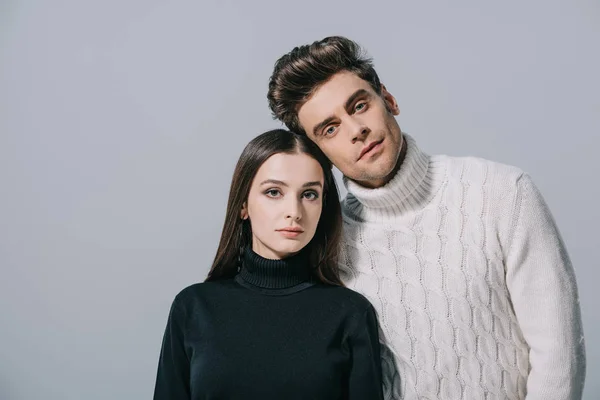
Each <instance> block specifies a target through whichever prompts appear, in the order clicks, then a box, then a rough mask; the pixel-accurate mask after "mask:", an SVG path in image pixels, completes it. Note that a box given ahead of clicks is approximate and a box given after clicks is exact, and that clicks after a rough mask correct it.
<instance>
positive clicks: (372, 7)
mask: <svg viewBox="0 0 600 400" xmlns="http://www.w3.org/2000/svg"><path fill="white" fill-rule="evenodd" d="M336 3H337V4H336ZM484 3H485V4H484ZM331 34H342V35H346V36H349V37H351V38H353V39H355V40H357V41H358V42H360V43H361V44H363V45H364V46H365V47H366V48H367V49H368V50H369V53H370V54H371V55H372V56H373V57H374V59H375V65H376V68H377V70H378V72H379V74H380V76H381V78H382V80H383V82H384V83H385V84H386V86H387V88H388V89H389V90H390V91H391V92H392V93H393V94H394V95H395V96H396V98H397V99H398V102H399V103H400V107H401V115H400V116H399V122H400V126H401V127H402V128H403V130H405V131H407V132H409V133H411V134H412V135H413V136H414V137H415V138H416V139H417V140H418V141H419V143H420V145H421V147H422V148H424V149H425V150H426V151H427V152H429V153H445V154H451V155H477V156H481V157H485V158H489V159H493V160H496V161H500V162H504V163H509V164H513V165H517V166H519V167H521V168H523V169H524V170H525V171H527V172H529V173H530V174H531V175H532V176H533V178H534V179H535V181H536V182H537V184H538V186H539V187H540V189H541V190H542V192H543V194H544V195H545V198H546V200H547V201H548V203H549V205H550V207H551V209H552V211H553V213H554V216H555V218H556V220H557V222H558V225H559V227H560V229H561V232H562V234H563V236H564V239H565V241H566V243H567V246H568V249H569V251H570V255H571V257H572V261H573V263H574V266H575V268H576V273H577V278H578V282H579V288H580V294H581V307H582V312H583V319H584V328H585V333H586V338H587V354H588V375H587V381H586V390H585V398H586V399H596V398H600V380H599V379H598V378H599V375H598V372H597V371H598V368H599V367H600V344H599V343H598V338H599V337H600V311H599V307H598V295H597V292H598V280H599V279H600V272H598V264H599V263H598V260H597V248H598V228H599V226H600V213H599V211H598V207H597V202H598V198H599V195H600V193H599V189H598V177H597V174H598V146H599V145H600V139H599V133H600V129H599V128H600V123H599V117H600V97H599V93H600V80H599V78H598V71H600V55H599V54H600V52H599V51H598V49H599V43H600V5H599V3H598V1H596V0H587V1H586V0H574V1H567V0H564V1H541V0H537V1H529V2H517V1H504V2H493V3H491V2H479V1H469V2H467V1H454V2H445V1H444V2H442V1H439V2H408V1H404V2H403V1H394V2H391V1H390V2H378V1H371V2H370V3H369V2H367V1H343V2H341V1H340V2H327V1H323V0H319V1H315V0H304V1H298V2H282V1H253V2H250V1H249V2H246V1H241V0H239V1H223V0H221V1H217V0H212V1H206V0H205V1H201V2H200V1H170V2H167V1H162V2H161V1H151V0H150V1H149V0H144V1H141V0H126V1H125V0H120V1H115V0H111V1H95V2H85V1H75V0H55V1H52V2H43V1H34V0H32V1H7V0H4V1H2V2H0V133H1V135H0V163H1V164H0V190H1V196H0V227H1V230H0V257H1V258H0V266H1V274H0V399H2V400H4V399H10V400H13V399H15V400H16V399H28V400H29V399H42V398H43V399H49V400H53V399H57V400H58V399H61V400H67V399H78V400H79V399H89V400H92V399H148V398H151V395H152V391H153V386H154V378H155V373H156V363H157V358H158V353H159V350H160V343H161V339H162V334H163V329H164V324H165V321H166V317H167V312H168V308H169V305H170V302H171V301H172V299H173V297H174V295H175V294H176V293H177V292H178V291H179V290H180V289H182V288H183V287H185V286H187V285H189V284H191V283H194V282H197V281H200V280H202V279H203V278H204V276H205V274H206V272H207V270H208V267H209V265H210V263H211V261H212V258H213V256H214V251H215V249H216V245H217V241H218V238H219V233H220V229H221V227H222V222H223V217H224V212H225V203H226V198H227V192H228V188H229V183H230V179H231V173H232V171H233V167H234V163H235V161H236V160H237V157H238V156H239V154H240V152H241V150H242V148H243V146H244V145H245V144H246V143H247V141H248V140H250V139H251V138H252V137H254V136H255V135H257V134H259V133H261V132H263V131H265V130H267V129H270V128H273V127H278V126H279V124H278V123H277V122H275V121H273V120H272V119H271V116H270V113H269V111H268V109H267V102H266V97H265V95H266V88H267V80H268V77H269V75H270V73H271V69H272V66H273V63H274V61H275V60H276V59H277V58H278V57H279V56H280V55H282V54H283V53H285V52H287V51H289V50H290V49H291V48H292V47H293V46H295V45H299V44H304V43H308V42H312V41H314V40H317V39H320V38H322V37H324V36H327V35H331ZM338 177H339V175H338ZM342 192H343V193H345V190H342Z"/></svg>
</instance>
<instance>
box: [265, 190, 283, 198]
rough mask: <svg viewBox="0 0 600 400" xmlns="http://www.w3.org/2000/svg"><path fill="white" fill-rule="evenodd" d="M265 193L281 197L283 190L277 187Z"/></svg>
mask: <svg viewBox="0 0 600 400" xmlns="http://www.w3.org/2000/svg"><path fill="white" fill-rule="evenodd" d="M265 194H266V195H267V196H269V197H279V195H280V194H281V192H280V191H279V190H277V189H269V190H267V191H266V192H265Z"/></svg>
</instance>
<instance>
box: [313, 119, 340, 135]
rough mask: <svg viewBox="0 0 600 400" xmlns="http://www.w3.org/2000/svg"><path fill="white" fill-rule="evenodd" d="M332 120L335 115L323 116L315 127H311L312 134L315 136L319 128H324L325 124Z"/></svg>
mask: <svg viewBox="0 0 600 400" xmlns="http://www.w3.org/2000/svg"><path fill="white" fill-rule="evenodd" d="M334 120H335V117H334V116H333V115H332V116H330V117H327V118H325V119H324V120H323V121H321V122H320V123H318V124H317V125H315V127H314V128H313V135H315V136H317V135H318V132H319V131H320V130H321V129H323V128H325V127H326V126H327V125H329V124H330V123H331V122H332V121H334Z"/></svg>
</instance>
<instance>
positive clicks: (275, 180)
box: [260, 179, 288, 187]
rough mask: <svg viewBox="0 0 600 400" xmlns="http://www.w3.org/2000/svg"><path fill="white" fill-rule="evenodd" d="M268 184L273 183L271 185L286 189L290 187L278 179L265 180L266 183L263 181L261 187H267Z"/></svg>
mask: <svg viewBox="0 0 600 400" xmlns="http://www.w3.org/2000/svg"><path fill="white" fill-rule="evenodd" d="M267 183H271V184H274V185H281V186H286V187H287V186H288V184H287V183H285V182H284V181H279V180H277V179H265V180H264V181H262V182H261V183H260V184H261V185H265V184H267Z"/></svg>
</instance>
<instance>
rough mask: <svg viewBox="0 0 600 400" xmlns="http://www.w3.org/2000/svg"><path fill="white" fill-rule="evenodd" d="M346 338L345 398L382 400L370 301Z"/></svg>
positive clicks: (377, 343) (373, 314)
mask: <svg viewBox="0 0 600 400" xmlns="http://www.w3.org/2000/svg"><path fill="white" fill-rule="evenodd" d="M348 340H349V345H350V351H351V367H350V372H349V379H348V399H357V400H358V399H361V400H364V399H383V388H382V382H381V356H380V345H379V330H378V324H377V316H376V314H375V310H374V309H373V307H372V306H371V305H370V304H369V307H368V308H367V310H365V312H364V313H363V315H362V316H361V317H360V318H359V319H358V321H357V324H356V325H355V327H354V330H353V332H352V333H351V334H350V335H349V337H348Z"/></svg>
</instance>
